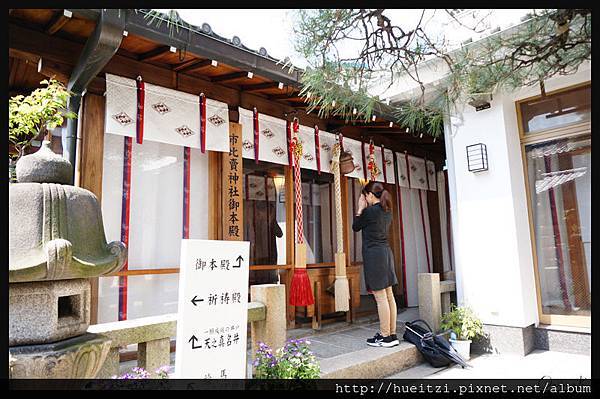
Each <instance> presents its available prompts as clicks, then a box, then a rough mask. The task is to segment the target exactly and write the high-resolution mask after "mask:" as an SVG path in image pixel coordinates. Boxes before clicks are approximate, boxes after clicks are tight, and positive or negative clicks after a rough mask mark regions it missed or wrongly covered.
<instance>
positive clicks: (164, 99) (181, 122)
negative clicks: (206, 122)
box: [144, 83, 200, 148]
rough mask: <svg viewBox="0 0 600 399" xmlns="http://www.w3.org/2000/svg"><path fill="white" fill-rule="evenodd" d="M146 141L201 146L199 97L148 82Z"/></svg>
mask: <svg viewBox="0 0 600 399" xmlns="http://www.w3.org/2000/svg"><path fill="white" fill-rule="evenodd" d="M144 140H148V141H157V142H159V143H166V144H175V145H179V146H182V147H192V148H200V101H199V97H198V96H195V95H193V94H188V93H183V92H180V91H176V90H172V89H167V88H165V87H160V86H155V85H153V84H149V83H146V84H145V104H144Z"/></svg>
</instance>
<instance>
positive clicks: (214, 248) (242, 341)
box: [175, 240, 250, 379]
mask: <svg viewBox="0 0 600 399" xmlns="http://www.w3.org/2000/svg"><path fill="white" fill-rule="evenodd" d="M249 252H250V242H248V241H215V240H182V241H181V267H180V272H179V302H178V308H177V310H178V312H177V351H176V352H175V376H176V378H189V379H199V378H220V379H221V378H235V379H242V378H246V351H247V347H246V345H247V342H246V339H247V331H248V326H247V323H248V270H249V269H248V256H249Z"/></svg>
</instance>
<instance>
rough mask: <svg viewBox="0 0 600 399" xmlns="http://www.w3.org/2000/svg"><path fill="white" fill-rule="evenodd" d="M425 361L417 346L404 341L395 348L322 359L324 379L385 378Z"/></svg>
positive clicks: (375, 349)
mask: <svg viewBox="0 0 600 399" xmlns="http://www.w3.org/2000/svg"><path fill="white" fill-rule="evenodd" d="M423 361H424V359H423V357H422V355H421V354H420V353H419V351H418V350H417V348H416V347H415V346H414V345H413V344H411V343H409V342H405V341H400V345H398V346H395V347H393V348H376V347H367V348H365V349H361V350H358V351H353V352H350V353H345V354H342V355H338V356H334V357H329V358H325V359H321V360H320V362H321V378H348V379H351V378H384V377H386V376H389V375H392V374H395V373H398V372H400V371H402V370H405V369H408V368H410V367H413V366H416V365H418V364H421V363H422V362H423Z"/></svg>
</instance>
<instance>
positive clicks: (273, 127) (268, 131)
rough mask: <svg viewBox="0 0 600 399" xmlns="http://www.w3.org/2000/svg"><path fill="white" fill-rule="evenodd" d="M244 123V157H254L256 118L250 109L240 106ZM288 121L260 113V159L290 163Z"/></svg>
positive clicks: (277, 162)
mask: <svg viewBox="0 0 600 399" xmlns="http://www.w3.org/2000/svg"><path fill="white" fill-rule="evenodd" d="M239 115H240V124H241V125H242V157H244V158H249V159H254V146H255V145H256V143H254V118H253V113H252V111H250V110H247V109H244V108H241V107H240V108H239ZM287 147H288V144H287V134H286V121H285V120H283V119H279V118H274V117H272V116H270V115H265V114H261V113H260V112H259V113H258V160H259V161H265V162H271V163H276V164H279V165H287V164H288V149H287Z"/></svg>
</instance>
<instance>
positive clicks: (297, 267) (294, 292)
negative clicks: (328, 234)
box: [290, 118, 315, 306]
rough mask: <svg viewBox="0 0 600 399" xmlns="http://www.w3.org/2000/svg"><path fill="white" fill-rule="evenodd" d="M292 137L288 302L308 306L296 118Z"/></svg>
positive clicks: (309, 291) (311, 299)
mask: <svg viewBox="0 0 600 399" xmlns="http://www.w3.org/2000/svg"><path fill="white" fill-rule="evenodd" d="M292 129H293V137H292V139H291V140H290V152H291V154H292V155H293V156H292V159H293V160H294V164H293V168H294V190H295V198H296V245H295V257H294V275H293V277H292V282H291V286H290V304H291V305H293V306H308V305H312V304H314V303H315V298H314V296H313V293H312V287H311V283H310V279H309V278H308V273H307V272H306V246H305V244H304V228H303V225H302V182H301V180H300V156H301V155H302V142H301V141H300V140H299V139H298V130H299V129H300V124H299V122H298V118H294V120H293V122H292Z"/></svg>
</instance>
